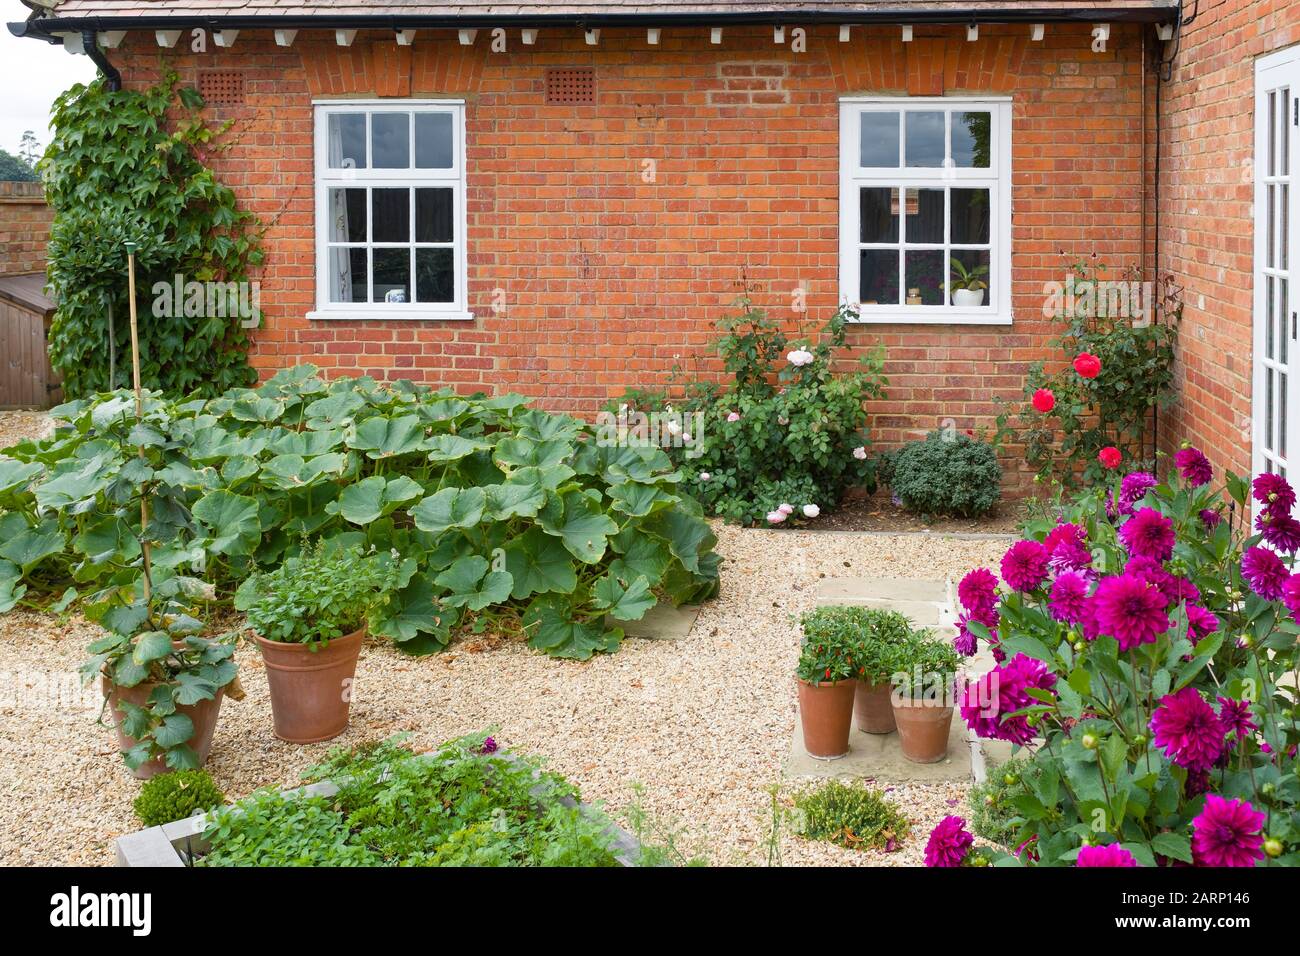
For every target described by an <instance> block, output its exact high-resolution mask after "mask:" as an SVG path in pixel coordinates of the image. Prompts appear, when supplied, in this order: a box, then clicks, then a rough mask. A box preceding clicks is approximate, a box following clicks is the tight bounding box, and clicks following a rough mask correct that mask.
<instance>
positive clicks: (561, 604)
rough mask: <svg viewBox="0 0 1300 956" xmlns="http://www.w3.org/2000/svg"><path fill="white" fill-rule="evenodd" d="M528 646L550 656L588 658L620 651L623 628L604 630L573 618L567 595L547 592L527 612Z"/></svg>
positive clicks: (578, 659) (581, 659) (525, 626)
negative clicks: (565, 596) (562, 595)
mask: <svg viewBox="0 0 1300 956" xmlns="http://www.w3.org/2000/svg"><path fill="white" fill-rule="evenodd" d="M523 620H524V631H525V632H526V633H527V634H528V646H529V647H531V648H533V649H534V650H539V651H545V652H546V653H547V654H549V655H550V656H551V657H563V658H568V659H570V660H577V661H585V660H588V659H590V657H591V656H592V655H593V654H597V653H610V652H612V651H616V650H618V647H619V645H620V644H621V643H622V642H623V630H622V628H617V627H615V628H610V629H609V630H605V629H604V628H602V627H601V626H600V625H598V624H593V623H585V622H581V621H577V620H574V618H573V609H572V608H571V607H570V605H569V601H568V599H567V598H564V597H561V596H559V595H553V594H548V595H544V596H543V597H539V598H537V599H536V600H535V601H533V603H532V604H530V605H529V606H528V610H527V611H526V612H525V613H524V619H523Z"/></svg>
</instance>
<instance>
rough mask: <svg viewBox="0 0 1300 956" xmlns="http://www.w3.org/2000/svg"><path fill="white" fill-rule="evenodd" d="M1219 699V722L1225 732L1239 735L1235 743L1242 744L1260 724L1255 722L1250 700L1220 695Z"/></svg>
mask: <svg viewBox="0 0 1300 956" xmlns="http://www.w3.org/2000/svg"><path fill="white" fill-rule="evenodd" d="M1218 701H1219V723H1220V725H1222V727H1223V732H1224V733H1233V734H1236V735H1237V737H1236V739H1235V741H1234V745H1237V744H1240V743H1241V742H1242V741H1243V740H1245V739H1246V738H1247V737H1249V736H1251V735H1252V734H1254V732H1255V731H1257V730H1259V725H1258V724H1256V723H1255V715H1254V714H1253V713H1252V712H1251V709H1250V701H1248V700H1233V699H1232V698H1231V697H1220V698H1218Z"/></svg>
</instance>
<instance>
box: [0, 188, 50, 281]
mask: <svg viewBox="0 0 1300 956" xmlns="http://www.w3.org/2000/svg"><path fill="white" fill-rule="evenodd" d="M52 216H53V213H52V212H51V211H50V207H49V206H47V205H45V193H44V192H43V191H42V189H41V184H40V183H18V182H0V275H21V274H22V273H24V272H44V271H45V246H46V244H47V243H48V242H49V239H50V219H51V217H52Z"/></svg>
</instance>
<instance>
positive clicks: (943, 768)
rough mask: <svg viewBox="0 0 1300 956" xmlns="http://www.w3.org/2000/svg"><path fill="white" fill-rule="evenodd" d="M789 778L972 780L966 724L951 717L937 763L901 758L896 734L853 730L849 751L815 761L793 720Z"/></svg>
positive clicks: (900, 780)
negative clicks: (945, 753) (944, 751)
mask: <svg viewBox="0 0 1300 956" xmlns="http://www.w3.org/2000/svg"><path fill="white" fill-rule="evenodd" d="M785 773H786V776H789V777H819V778H822V779H830V778H832V777H861V778H873V779H877V780H884V781H888V782H889V783H908V782H913V781H915V782H918V783H938V782H942V781H951V780H958V781H962V782H966V781H969V780H970V779H971V747H970V742H969V741H968V740H967V739H966V725H965V723H963V721H962V719H961V716H960V715H959V714H957V713H954V714H953V719H952V730H951V731H950V732H949V734H948V756H947V757H946V758H945V759H943V760H941V761H939V762H938V763H913V762H912V761H910V760H908V759H907V758H906V757H904V756H903V750H902V747H901V746H900V745H899V743H898V734H897V733H892V734H867V733H863V732H862V731H860V730H858V729H857V728H856V727H855V728H854V729H853V730H852V731H851V732H850V735H849V752H848V753H847V754H845V755H844V756H843V757H840V758H839V759H838V760H818V759H817V758H816V757H810V756H808V752H807V751H806V750H804V749H803V725H802V723H801V722H800V721H799V720H798V719H797V718H796V719H795V722H794V739H793V740H792V741H791V742H790V753H789V755H788V756H787V757H786V761H785Z"/></svg>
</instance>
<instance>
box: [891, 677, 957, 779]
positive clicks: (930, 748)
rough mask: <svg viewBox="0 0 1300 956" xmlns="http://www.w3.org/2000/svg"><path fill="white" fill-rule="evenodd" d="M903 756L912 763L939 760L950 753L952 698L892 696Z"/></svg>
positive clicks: (936, 761) (935, 761)
mask: <svg viewBox="0 0 1300 956" xmlns="http://www.w3.org/2000/svg"><path fill="white" fill-rule="evenodd" d="M892 703H893V708H894V721H895V722H896V723H897V724H898V742H899V744H900V745H901V746H902V748H903V756H904V757H906V758H907V759H908V760H910V761H912V762H913V763H938V762H939V761H940V760H942V759H943V758H944V757H946V756H948V732H949V731H950V730H951V729H952V702H951V701H926V700H912V699H911V698H907V697H899V696H898V695H897V694H895V695H893V698H892Z"/></svg>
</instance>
